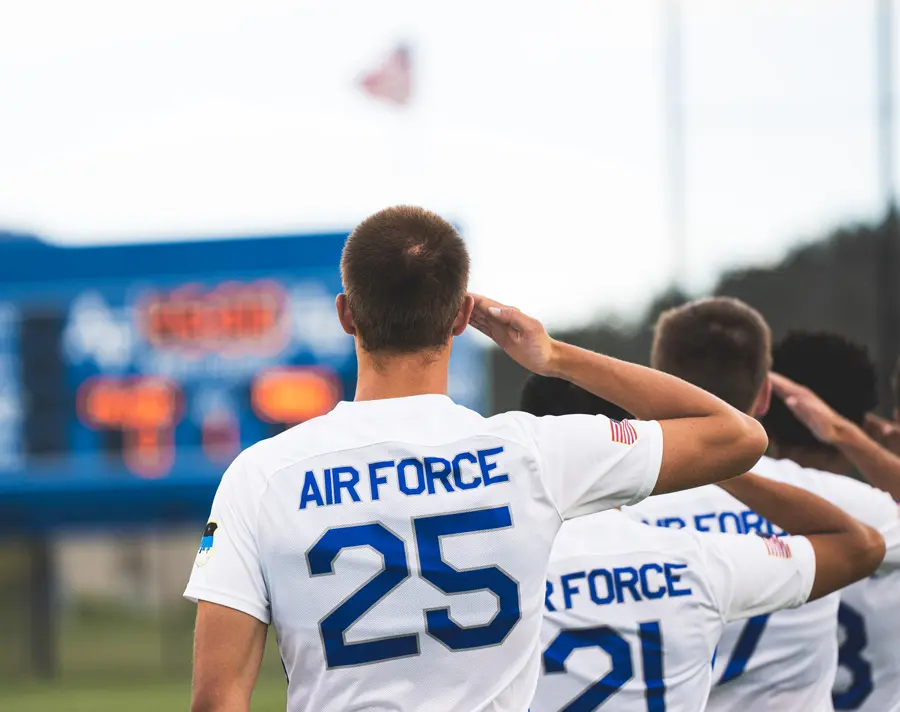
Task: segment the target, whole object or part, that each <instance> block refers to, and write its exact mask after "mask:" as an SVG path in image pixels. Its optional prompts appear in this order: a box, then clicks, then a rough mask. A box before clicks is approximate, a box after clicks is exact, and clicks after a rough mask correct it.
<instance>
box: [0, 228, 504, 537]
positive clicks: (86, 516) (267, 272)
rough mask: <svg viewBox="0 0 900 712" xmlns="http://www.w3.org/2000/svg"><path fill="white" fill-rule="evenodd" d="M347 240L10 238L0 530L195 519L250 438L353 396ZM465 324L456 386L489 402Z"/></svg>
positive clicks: (1, 320)
mask: <svg viewBox="0 0 900 712" xmlns="http://www.w3.org/2000/svg"><path fill="white" fill-rule="evenodd" d="M345 238H346V234H328V235H302V236H279V237H266V238H254V239H228V240H210V241H197V242H181V243H155V244H142V245H117V246H104V247H86V248H61V247H54V246H50V245H47V244H45V243H42V242H38V241H28V240H25V241H15V242H9V243H0V533H10V532H27V531H34V530H41V529H45V528H48V527H54V526H59V525H73V524H101V525H102V524H129V523H143V522H150V521H156V522H158V521H177V520H184V519H195V518H202V517H204V516H205V512H206V510H207V509H208V507H209V504H210V502H211V498H212V494H213V492H214V490H215V486H216V484H217V482H218V479H219V477H220V476H221V473H222V471H223V469H224V468H225V467H226V466H227V465H228V463H229V462H230V461H231V460H232V459H233V458H234V456H235V455H236V454H237V453H238V452H239V451H240V450H241V449H243V448H245V447H247V446H249V445H251V444H252V443H254V442H256V441H258V440H260V439H262V438H266V437H269V436H271V435H274V434H276V433H278V432H281V431H282V430H284V429H285V428H287V427H291V426H292V425H294V424H297V423H300V422H303V421H304V420H307V419H309V418H312V417H315V416H317V415H321V414H322V413H326V412H328V411H329V410H330V409H331V408H332V407H333V406H334V405H335V404H336V403H337V402H338V401H339V400H341V399H346V398H352V396H353V391H354V386H355V380H356V359H355V355H354V351H353V340H352V339H351V338H350V337H348V336H347V335H346V334H344V333H343V331H342V330H341V328H340V325H339V324H338V321H337V318H336V315H335V311H334V296H335V295H336V294H337V293H338V292H339V291H340V274H339V270H338V262H339V258H340V251H341V247H342V245H343V242H344V239H345ZM486 367H487V363H486V359H485V356H484V353H483V351H482V349H481V348H480V347H479V346H478V345H477V344H475V343H473V342H472V341H471V340H470V337H469V336H467V335H464V336H463V338H461V339H459V340H458V341H457V344H456V346H455V348H454V354H453V359H452V362H451V379H450V382H451V385H450V390H451V393H450V395H451V396H452V397H453V398H454V399H455V400H456V401H457V402H460V403H462V404H464V405H467V406H469V407H471V408H474V409H476V410H482V411H483V410H484V407H485V405H486V403H485V397H486V396H485V394H486V391H487V389H486V384H485V377H486Z"/></svg>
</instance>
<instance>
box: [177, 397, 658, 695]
mask: <svg viewBox="0 0 900 712" xmlns="http://www.w3.org/2000/svg"><path fill="white" fill-rule="evenodd" d="M626 436H627V437H626ZM661 457H662V430H661V428H660V426H659V424H657V423H653V422H647V423H642V422H634V421H632V422H630V423H629V424H628V425H627V427H625V428H623V427H621V426H620V425H619V424H616V423H613V422H611V421H609V420H607V419H606V418H604V417H602V416H581V415H571V416H563V417H558V418H552V417H548V418H535V417H532V416H530V415H526V414H522V413H508V414H503V415H499V416H495V417H493V418H487V419H485V418H483V417H481V416H480V415H478V414H477V413H475V412H473V411H470V410H467V409H465V408H462V407H460V406H457V405H455V404H453V403H452V401H450V400H449V399H448V398H446V397H443V396H417V397H413V398H402V399H391V400H382V401H369V402H360V403H342V404H340V405H339V406H338V407H337V408H336V409H335V410H334V411H332V413H330V414H329V415H327V416H323V417H321V418H317V419H315V420H312V421H309V422H307V423H304V424H303V425H300V426H297V427H295V428H292V429H291V430H289V431H287V432H285V433H283V434H282V435H279V436H277V437H275V438H272V439H270V440H268V441H264V442H262V443H259V444H258V445H256V446H254V447H252V448H250V449H249V450H247V451H245V452H244V453H242V454H241V455H240V456H239V457H238V458H237V460H236V461H235V463H234V464H233V465H232V466H231V467H230V468H229V470H228V472H226V474H225V476H224V478H223V480H222V483H221V485H220V487H219V491H218V493H217V494H216V499H215V501H214V503H213V507H212V514H211V517H210V519H211V522H210V525H208V526H207V532H209V530H210V527H211V525H212V524H215V528H214V530H213V531H212V532H211V533H210V534H209V535H205V536H204V537H203V542H202V543H201V547H200V551H199V553H198V557H197V562H196V565H195V567H194V570H193V573H192V575H191V580H190V583H189V584H188V587H187V590H186V592H185V595H186V596H187V597H188V598H191V599H195V600H197V599H199V600H204V601H211V602H213V603H218V604H221V605H225V606H229V607H231V608H235V609H237V610H240V611H244V612H245V613H248V614H249V615H252V616H255V617H256V618H258V619H259V620H261V621H263V622H269V621H270V620H271V622H272V624H273V625H274V628H275V633H276V635H277V638H278V646H279V649H280V652H281V656H282V658H283V660H284V664H285V669H286V672H287V674H288V678H289V689H288V709H289V710H291V712H299V711H301V710H303V711H307V710H308V711H315V712H332V711H335V712H336V711H340V712H350V711H352V710H392V711H395V712H405V711H407V710H416V711H422V712H424V711H429V712H430V711H434V712H437V711H440V712H478V711H480V710H490V711H491V712H500V711H503V712H506V711H509V712H524V711H525V710H526V709H527V708H528V705H529V703H530V701H531V697H532V694H533V692H534V687H535V684H536V680H537V674H538V666H539V661H540V647H539V646H540V624H541V617H542V613H543V605H544V591H545V575H546V571H547V561H548V559H549V556H550V549H551V546H552V544H553V540H554V538H555V537H556V534H557V531H558V529H559V527H560V525H561V522H562V520H563V519H566V518H569V517H573V516H578V515H582V514H588V513H591V512H596V511H600V510H603V509H608V508H611V507H615V506H618V505H621V504H625V503H628V502H635V501H638V500H640V499H642V498H644V497H646V496H647V495H649V494H650V492H651V491H652V489H653V487H654V485H655V483H656V479H657V477H658V474H659V467H660V462H661ZM204 534H206V532H204Z"/></svg>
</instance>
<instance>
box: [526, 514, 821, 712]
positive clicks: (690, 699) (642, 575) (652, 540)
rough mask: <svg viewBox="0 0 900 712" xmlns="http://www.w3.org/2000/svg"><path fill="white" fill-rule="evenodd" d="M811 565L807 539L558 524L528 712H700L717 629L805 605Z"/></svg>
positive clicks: (609, 522) (607, 520)
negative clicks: (535, 680) (540, 652)
mask: <svg viewBox="0 0 900 712" xmlns="http://www.w3.org/2000/svg"><path fill="white" fill-rule="evenodd" d="M815 563H816V562H815V554H814V552H813V549H812V545H811V544H810V543H809V541H808V540H807V539H805V538H803V537H789V538H787V539H784V540H782V539H777V540H766V539H763V538H761V537H743V536H733V535H708V536H703V535H700V534H697V533H695V532H693V531H687V530H686V531H665V530H662V529H659V528H657V527H651V526H646V525H644V524H641V523H639V522H637V521H634V520H632V519H631V518H630V517H628V516H626V515H625V514H623V513H621V512H603V513H602V514H594V515H591V516H589V517H582V518H581V519H576V520H573V521H571V522H566V523H565V524H563V527H562V530H561V531H560V533H559V536H558V537H557V539H556V543H555V544H554V546H553V553H552V555H551V557H550V568H549V571H548V576H547V599H546V604H545V605H546V610H545V614H544V626H543V631H542V633H541V643H542V646H543V649H544V655H543V665H542V669H541V678H540V680H539V682H538V689H537V693H536V695H535V698H534V701H533V702H532V704H531V710H532V712H557V711H558V710H594V709H597V710H604V712H607V711H608V712H615V711H616V710H623V711H624V710H649V711H650V712H662V711H663V710H665V712H700V710H703V709H704V708H705V706H706V699H707V696H708V694H709V689H710V681H711V678H712V666H711V662H712V659H713V655H714V653H715V649H716V645H717V644H718V642H719V637H720V636H721V634H722V631H723V629H724V628H725V623H726V622H727V621H733V620H739V619H744V618H749V617H751V616H755V615H761V614H766V613H771V612H772V611H774V610H777V609H781V608H786V607H791V606H799V605H800V604H802V603H804V602H805V601H806V599H807V597H808V596H809V592H810V589H811V587H812V584H813V580H814V578H815Z"/></svg>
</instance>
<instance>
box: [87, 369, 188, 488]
mask: <svg viewBox="0 0 900 712" xmlns="http://www.w3.org/2000/svg"><path fill="white" fill-rule="evenodd" d="M76 402H77V405H78V415H79V417H80V418H81V420H82V422H84V423H86V424H87V425H88V426H90V427H92V428H95V429H98V430H111V431H118V432H121V433H122V436H123V441H122V454H123V456H124V459H125V462H126V463H127V464H128V466H129V467H130V468H131V469H132V470H133V471H134V472H135V473H136V474H138V475H140V476H142V477H160V476H162V475H164V474H165V473H166V472H168V470H169V468H170V467H171V464H172V460H173V458H174V444H173V437H172V436H173V431H174V429H175V426H176V425H177V424H178V421H179V420H181V416H182V405H181V404H182V397H181V391H180V389H179V388H178V386H177V385H176V384H175V383H173V382H171V381H169V380H167V379H164V378H156V377H151V376H138V377H133V378H119V377H111V376H96V377H94V378H90V379H88V380H86V381H85V382H84V383H82V384H81V387H80V388H79V389H78V394H77V401H76Z"/></svg>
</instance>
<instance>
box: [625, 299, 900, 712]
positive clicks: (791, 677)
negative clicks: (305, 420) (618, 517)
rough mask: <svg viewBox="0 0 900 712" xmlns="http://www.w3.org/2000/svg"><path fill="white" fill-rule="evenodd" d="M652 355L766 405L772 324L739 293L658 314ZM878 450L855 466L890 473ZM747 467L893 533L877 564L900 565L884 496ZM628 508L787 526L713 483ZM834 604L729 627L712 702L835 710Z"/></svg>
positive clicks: (773, 464)
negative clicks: (737, 295) (773, 520)
mask: <svg viewBox="0 0 900 712" xmlns="http://www.w3.org/2000/svg"><path fill="white" fill-rule="evenodd" d="M651 360H652V363H653V365H654V366H656V367H657V368H660V369H661V370H664V371H666V372H669V373H674V374H677V375H680V376H681V377H682V378H685V379H686V380H689V381H691V382H693V383H696V384H698V385H701V386H702V387H705V388H707V389H708V390H710V391H711V392H714V393H716V394H717V395H719V396H720V397H722V398H723V399H724V400H727V401H728V402H729V403H731V404H732V405H734V406H735V407H737V408H740V409H741V410H743V411H745V412H747V413H752V414H756V415H762V414H764V413H765V412H766V411H767V410H768V407H769V402H770V396H771V381H770V380H769V377H768V372H769V369H770V366H771V349H770V335H769V329H768V326H767V324H766V323H765V321H764V319H763V318H762V316H761V315H760V314H759V313H758V312H756V311H755V310H753V309H751V308H750V307H748V306H747V305H746V304H743V303H742V302H740V301H738V300H734V299H727V298H715V299H705V300H699V301H697V302H692V303H690V304H687V305H684V306H682V307H679V308H677V309H673V310H671V311H669V312H666V313H665V314H663V315H662V316H661V317H660V319H659V322H658V323H657V327H656V334H655V338H654V344H653V353H652V357H651ZM873 445H875V448H874V449H875V450H877V451H878V452H874V451H873V450H872V446H873ZM883 454H884V453H883V451H882V450H881V449H880V448H878V447H877V445H876V444H874V443H872V442H871V441H868V444H867V445H865V446H861V447H860V448H859V450H858V452H857V459H858V461H859V462H858V466H859V467H860V469H863V470H866V474H867V475H870V476H871V477H872V478H873V481H875V478H881V480H879V481H880V482H883V481H884V479H889V477H890V473H886V472H884V471H883V469H882V468H883V466H884V465H885V460H884V458H883V457H882V455H883ZM752 471H753V472H755V473H758V474H760V475H764V476H767V477H772V478H775V479H778V480H780V481H783V482H787V483H789V484H793V485H796V486H798V487H802V488H806V489H809V490H810V491H812V492H813V493H815V494H817V495H819V496H821V497H823V498H824V499H827V500H829V501H831V502H832V503H834V504H837V505H838V506H840V507H841V508H842V509H844V510H845V511H847V512H848V513H850V514H851V515H852V516H856V517H858V518H859V519H861V520H862V521H864V522H866V523H867V524H869V525H871V526H874V527H876V528H878V529H879V530H881V531H882V533H884V534H885V537H886V539H888V540H889V541H888V551H887V553H886V555H885V560H884V562H883V564H882V565H883V566H884V567H885V569H886V570H887V569H889V568H890V567H893V566H896V565H897V560H898V558H900V545H898V542H897V541H896V540H897V536H896V527H897V509H896V507H895V506H894V505H893V501H892V499H891V497H890V495H888V494H886V493H885V492H880V491H879V490H876V489H874V488H872V487H870V486H868V485H866V484H863V483H861V482H856V481H853V480H851V479H849V478H846V477H839V476H837V475H828V474H825V473H819V472H816V471H808V470H804V469H802V468H800V467H798V466H797V465H796V464H795V463H792V462H791V461H789V460H773V459H771V458H763V459H762V460H761V461H760V462H759V463H757V465H755V466H754V467H753V468H752ZM634 511H635V512H637V513H638V514H639V515H640V516H641V517H642V518H643V519H644V520H645V521H648V522H650V523H654V524H657V525H660V526H668V527H687V528H693V529H697V530H698V531H704V532H724V533H728V532H730V533H744V534H753V533H762V534H772V533H775V534H781V533H783V532H782V531H781V530H780V529H779V528H778V527H777V526H775V525H774V524H773V523H771V522H769V521H767V520H766V519H765V518H764V517H762V516H760V514H759V513H757V512H754V511H753V510H752V509H748V508H747V507H746V506H744V505H743V504H742V503H740V502H739V501H738V500H736V499H734V498H733V497H731V496H730V495H728V493H726V492H725V491H723V490H722V489H721V488H719V487H702V488H698V489H696V490H693V491H691V492H681V493H676V494H673V495H670V496H665V497H659V498H651V499H650V500H647V501H646V502H644V503H642V504H640V505H638V506H637V507H635V509H634ZM891 542H893V543H891ZM838 603H839V600H838V595H837V594H832V595H831V596H826V597H824V598H822V599H821V600H819V601H815V602H813V603H810V604H807V605H805V606H802V607H800V608H798V609H796V610H791V611H781V612H778V613H775V614H772V615H771V616H757V617H754V618H751V619H750V620H749V621H747V622H746V624H743V625H741V624H734V623H732V624H729V625H728V626H727V627H726V631H725V634H724V636H723V638H722V640H721V642H720V645H719V649H718V653H717V655H716V664H715V669H714V683H715V684H714V687H713V690H712V692H711V694H710V698H709V705H708V709H710V710H713V711H714V712H723V711H728V710H740V712H757V711H759V712H763V711H765V712H768V710H803V711H804V712H807V711H808V712H820V711H823V710H831V709H833V707H832V702H831V687H832V684H833V681H834V678H835V673H836V668H837V609H838Z"/></svg>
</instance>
